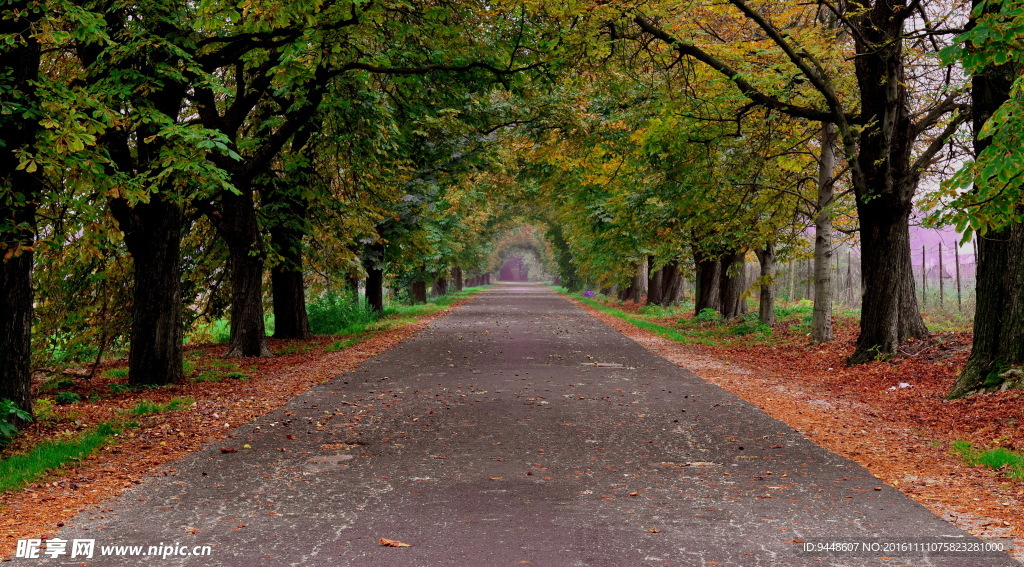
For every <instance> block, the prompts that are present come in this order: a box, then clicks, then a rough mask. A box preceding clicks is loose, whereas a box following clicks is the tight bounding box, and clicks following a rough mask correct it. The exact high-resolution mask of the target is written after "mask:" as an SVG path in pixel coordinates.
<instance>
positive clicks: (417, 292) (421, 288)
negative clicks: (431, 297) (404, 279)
mask: <svg viewBox="0 0 1024 567" xmlns="http://www.w3.org/2000/svg"><path fill="white" fill-rule="evenodd" d="M409 292H410V294H411V295H412V300H413V302H414V303H426V302H427V282H422V281H419V282H413V283H412V286H411V287H410V288H409Z"/></svg>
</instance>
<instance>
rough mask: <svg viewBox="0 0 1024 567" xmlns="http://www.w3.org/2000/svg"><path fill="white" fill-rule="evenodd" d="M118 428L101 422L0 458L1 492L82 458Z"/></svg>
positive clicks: (25, 483)
mask: <svg viewBox="0 0 1024 567" xmlns="http://www.w3.org/2000/svg"><path fill="white" fill-rule="evenodd" d="M119 431H120V428H119V427H118V425H116V424H113V423H101V424H99V425H98V426H96V427H95V428H93V429H90V430H88V431H85V432H84V433H82V434H80V435H78V436H77V437H75V438H73V439H67V440H61V441H46V442H43V443H40V444H39V445H37V446H36V447H35V448H34V449H32V451H31V452H29V453H27V454H24V455H14V456H12V457H8V458H6V459H2V460H0V492H6V491H9V490H17V489H20V488H22V487H24V486H25V485H27V484H30V483H32V482H34V481H36V480H38V479H39V478H41V477H43V476H45V475H46V474H48V473H49V472H50V471H52V470H55V469H59V468H61V467H64V466H65V465H68V464H69V463H73V462H77V461H80V460H82V459H84V458H85V457H87V456H89V455H90V454H91V453H92V452H93V451H95V450H96V449H98V448H100V447H101V446H103V444H104V443H106V441H107V439H109V438H110V437H111V436H113V435H114V434H116V433H118V432H119Z"/></svg>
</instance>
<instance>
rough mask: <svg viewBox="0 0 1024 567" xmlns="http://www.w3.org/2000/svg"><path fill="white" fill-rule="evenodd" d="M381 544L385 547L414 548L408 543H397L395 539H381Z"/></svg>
mask: <svg viewBox="0 0 1024 567" xmlns="http://www.w3.org/2000/svg"><path fill="white" fill-rule="evenodd" d="M380 544H381V545H383V546H384V547H412V546H411V545H409V544H408V543H402V542H400V541H395V540H393V539H387V538H383V537H382V538H380Z"/></svg>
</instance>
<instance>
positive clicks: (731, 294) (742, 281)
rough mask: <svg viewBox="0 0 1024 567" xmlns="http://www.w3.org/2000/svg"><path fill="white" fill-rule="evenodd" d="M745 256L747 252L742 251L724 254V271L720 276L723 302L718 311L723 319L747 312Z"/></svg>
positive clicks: (720, 293)
mask: <svg viewBox="0 0 1024 567" xmlns="http://www.w3.org/2000/svg"><path fill="white" fill-rule="evenodd" d="M745 258H746V252H742V251H737V252H733V253H731V254H726V255H724V256H722V261H721V265H722V272H721V275H720V277H719V284H720V289H721V291H719V295H720V297H721V300H722V302H721V306H720V308H719V311H718V312H719V313H720V314H721V315H722V318H723V319H735V318H737V317H739V316H740V315H742V314H744V313H746V305H744V303H745V301H744V300H743V293H744V292H745V291H746V290H747V277H746V271H745V269H744V267H745V265H746V263H745Z"/></svg>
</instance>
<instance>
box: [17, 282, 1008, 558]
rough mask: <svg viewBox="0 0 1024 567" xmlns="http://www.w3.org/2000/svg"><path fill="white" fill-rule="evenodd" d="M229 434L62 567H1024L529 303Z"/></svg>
mask: <svg viewBox="0 0 1024 567" xmlns="http://www.w3.org/2000/svg"><path fill="white" fill-rule="evenodd" d="M235 433H236V436H235V437H233V438H231V439H229V440H227V441H221V442H218V443H215V444H213V445H211V446H210V447H208V448H207V449H206V450H204V451H201V452H199V453H196V454H194V455H192V456H190V457H188V458H185V459H183V460H181V461H178V462H176V463H174V464H173V466H172V467H171V468H170V469H167V471H166V476H164V472H161V473H160V476H155V477H153V478H150V479H148V480H146V481H145V482H144V483H143V484H141V485H139V486H138V487H136V488H135V489H133V490H131V491H128V492H127V493H125V494H124V495H123V497H122V498H121V499H119V500H117V501H115V502H111V503H107V504H106V505H104V506H103V508H102V510H107V511H103V512H101V511H99V510H97V511H92V512H89V513H85V514H83V515H82V516H81V517H80V518H79V519H77V520H76V521H74V522H73V523H71V524H69V525H68V526H67V527H66V528H64V529H63V531H62V532H61V533H60V537H61V538H64V539H66V540H68V542H69V543H68V548H67V550H68V553H67V554H66V555H64V556H62V557H61V558H60V560H59V562H62V563H70V564H88V565H137V564H140V563H143V562H146V563H147V564H148V563H154V564H159V565H246V566H256V565H331V566H334V565H341V566H347V565H351V566H382V567H383V566H386V567H403V566H409V567H413V566H415V567H423V566H434V565H438V566H440V565H456V566H467V567H484V566H521V565H533V566H553V567H562V566H567V567H568V566H609V567H620V566H634V565H638V566H639V565H643V566H646V565H651V566H654V565H741V566H751V565H972V566H975V565H978V566H980V565H1016V563H1015V562H1014V561H1013V560H1012V559H1010V557H1009V556H1007V555H992V554H989V556H987V557H978V556H971V555H969V554H967V553H962V552H959V551H957V550H958V549H961V550H962V549H974V548H976V547H977V546H979V545H983V542H981V541H980V540H977V539H974V538H972V537H971V536H969V535H968V534H966V533H965V532H963V531H961V530H960V529H959V528H957V527H955V526H953V525H952V524H949V523H947V522H945V521H943V520H941V519H939V518H937V517H935V516H934V515H933V514H931V513H930V512H929V511H928V510H927V509H925V508H924V507H922V506H920V505H919V504H917V503H915V502H913V501H912V500H910V499H908V498H906V497H905V496H903V495H902V494H901V493H900V492H898V491H896V490H894V489H892V488H889V487H888V486H885V485H883V484H882V483H881V482H880V481H879V480H878V479H877V478H874V477H873V476H871V474H870V473H868V472H867V471H866V470H865V469H864V468H862V467H860V466H859V465H857V464H855V463H853V462H851V461H848V460H846V459H843V458H840V457H838V456H837V455H834V454H832V453H830V452H828V451H826V450H824V449H822V448H820V447H818V446H817V445H814V444H813V443H811V442H810V441H808V440H806V439H805V438H803V437H802V436H801V435H800V434H798V433H796V432H795V431H793V430H792V429H790V428H789V427H788V426H786V425H785V424H783V423H781V422H779V421H776V420H774V419H772V418H770V417H768V416H767V415H765V414H764V413H762V412H761V411H759V410H758V409H756V408H754V407H753V406H751V405H750V404H748V403H746V402H744V401H742V400H740V399H739V398H737V397H735V396H733V395H732V394H729V393H727V392H724V391H723V390H721V389H719V388H717V387H715V386H712V385H709V384H707V383H706V382H704V381H702V380H700V379H699V378H697V377H696V376H694V375H693V374H691V373H689V372H687V371H686V370H683V369H681V368H679V367H677V366H675V365H673V364H671V363H669V362H667V361H665V360H664V359H662V358H660V357H658V356H657V355H655V354H652V353H650V352H648V351H647V350H645V349H643V348H642V347H640V346H639V345H637V344H636V343H634V342H633V341H631V340H629V339H627V338H625V337H624V336H622V335H621V334H619V333H618V332H616V331H615V330H613V329H611V328H609V327H607V326H605V325H604V324H603V323H600V322H599V321H597V320H595V319H593V318H591V317H590V316H588V315H587V314H586V313H584V312H583V311H581V310H580V309H578V308H576V307H575V306H574V305H572V304H571V303H569V302H568V301H565V300H563V299H561V298H559V297H558V296H557V295H556V294H554V293H552V292H551V291H549V290H547V289H545V288H542V287H539V286H532V285H528V284H503V285H499V286H496V287H494V288H492V289H491V290H490V291H488V292H486V293H484V294H482V295H480V296H478V297H477V298H476V299H474V300H473V301H471V302H470V303H468V304H466V305H464V306H463V307H461V308H460V309H458V310H456V311H455V312H454V313H452V314H451V315H449V316H447V317H445V318H443V319H440V320H438V321H436V322H435V323H434V324H433V325H432V326H430V327H429V328H427V329H426V330H424V331H423V332H421V333H420V334H418V335H417V336H415V337H414V338H412V339H410V340H408V341H406V342H405V343H403V344H401V345H400V346H398V347H396V348H394V349H392V350H390V351H388V352H386V353H384V354H382V355H380V356H378V357H376V358H374V359H372V360H370V361H368V362H367V363H366V364H365V365H363V366H362V367H360V368H358V369H356V370H354V371H352V372H349V373H347V374H344V375H340V376H338V377H336V378H335V379H333V380H332V381H330V382H329V383H327V384H324V385H322V386H318V387H316V388H313V389H312V390H310V391H309V392H307V393H306V394H303V395H301V396H299V397H297V398H295V399H294V400H293V401H292V402H291V403H289V404H288V405H287V406H286V407H284V408H282V409H280V410H278V411H276V412H274V413H272V414H270V415H268V416H266V417H264V418H262V419H260V420H258V421H256V422H254V423H252V424H249V425H247V426H244V427H242V428H239V429H238V430H237V431H236V432H235ZM225 446H227V447H228V448H233V449H237V450H238V451H237V452H233V453H231V452H229V453H224V452H222V451H221V447H225ZM90 518H91V519H90ZM381 538H385V539H386V540H392V541H394V542H401V543H405V544H409V545H410V546H411V547H387V546H384V545H381ZM74 540H84V541H85V542H87V540H94V542H95V544H94V545H95V547H94V549H93V557H92V558H91V559H88V558H83V557H81V556H80V557H77V558H75V559H70V557H69V556H70V551H71V547H72V546H73V545H74V544H75V542H74ZM826 544H831V547H832V551H828V550H827V549H825V548H824V547H822V546H825V545H826ZM79 545H82V542H79ZM86 545H87V543H86ZM114 546H125V547H122V548H120V549H118V548H117V547H114ZM132 546H140V548H138V549H137V550H133V549H131V547H132ZM150 546H154V549H150ZM202 546H210V547H209V549H208V550H206V551H204V550H203V548H202ZM805 547H810V548H811V549H814V550H815V551H813V552H805V551H802V550H803V549H804V548H805ZM925 548H927V549H928V550H932V551H928V552H925V551H922V549H925ZM939 549H943V550H946V551H947V552H948V553H949V555H950V556H940V555H937V554H936V553H934V552H933V551H934V550H939ZM854 550H856V551H854ZM864 550H867V553H864ZM136 552H139V553H150V554H152V553H160V554H162V555H166V556H167V557H166V558H161V559H158V560H154V558H153V557H151V556H148V557H142V556H138V555H132V554H133V553H136ZM183 552H188V553H193V552H196V553H208V555H200V556H182V555H180V553H183ZM80 555H81V554H80ZM15 562H16V563H19V564H20V563H25V564H29V563H39V564H46V563H54V562H57V561H55V560H50V559H46V558H41V559H18V560H16V561H15Z"/></svg>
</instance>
